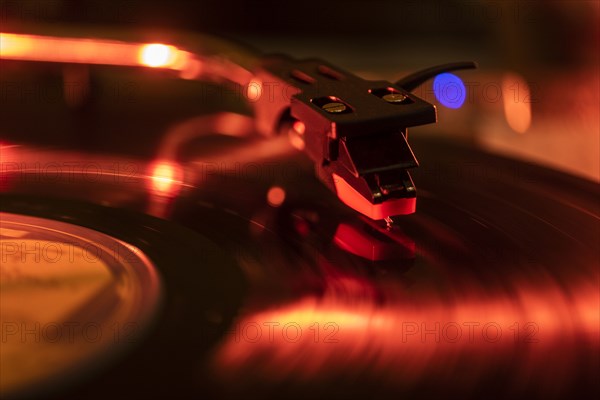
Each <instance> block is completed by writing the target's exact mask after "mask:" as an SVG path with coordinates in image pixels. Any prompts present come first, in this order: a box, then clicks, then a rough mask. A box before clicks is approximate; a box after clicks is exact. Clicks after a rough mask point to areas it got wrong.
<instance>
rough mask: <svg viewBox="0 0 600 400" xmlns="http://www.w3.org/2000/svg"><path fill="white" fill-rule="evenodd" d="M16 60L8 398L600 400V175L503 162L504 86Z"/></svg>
mask: <svg viewBox="0 0 600 400" xmlns="http://www.w3.org/2000/svg"><path fill="white" fill-rule="evenodd" d="M9 25H10V24H9ZM9 27H10V26H9ZM0 40H1V46H0V66H1V68H2V71H3V73H2V74H1V76H0V83H1V84H2V107H1V109H0V120H2V125H1V126H0V132H1V134H2V137H1V147H0V151H1V157H2V160H1V166H2V170H1V171H0V191H1V193H0V201H1V214H0V215H1V219H0V223H1V227H0V235H1V239H2V241H1V254H0V256H1V259H2V268H1V269H0V274H1V275H0V278H1V284H0V288H1V292H0V296H1V297H0V298H1V303H0V312H1V317H0V320H1V323H2V327H1V347H0V392H1V393H2V397H3V398H4V397H6V398H30V397H35V398H38V397H43V398H57V399H58V398H60V399H64V398H73V399H75V398H78V399H79V398H86V399H87V398H90V399H100V398H112V397H114V398H124V397H135V398H138V397H139V398H170V397H173V398H182V397H185V398H187V397H203V398H204V397H206V398H240V397H242V396H246V397H247V396H249V397H252V398H254V397H261V398H282V397H283V398H286V397H287V398H313V397H318V398H364V397H367V396H368V397H376V396H378V397H383V398H398V397H401V396H410V397H411V398H435V397H438V398H439V397H440V396H451V397H460V398H482V397H488V398H524V397H529V398H538V397H539V398H541V397H543V398H594V397H595V396H596V395H597V394H598V391H599V390H598V389H599V385H598V380H597V372H598V370H599V367H600V365H599V357H598V349H599V346H600V341H599V324H600V322H599V312H598V306H599V296H598V289H599V286H598V282H599V276H598V265H599V258H598V255H599V238H600V237H599V233H600V231H599V229H598V228H599V221H598V220H599V218H600V210H599V209H598V197H599V195H600V190H599V188H598V184H597V182H596V181H595V179H596V178H595V177H594V174H595V172H594V171H593V168H592V169H590V168H587V167H586V166H585V165H584V164H583V163H581V164H576V163H571V164H570V165H571V168H570V169H569V168H562V167H561V165H564V164H566V162H565V161H564V158H560V157H559V156H557V157H556V158H555V159H554V161H553V162H554V164H552V162H546V161H544V159H542V158H543V156H540V155H537V156H536V155H534V152H535V150H530V148H528V147H527V146H529V145H528V144H524V145H523V147H522V148H521V149H520V152H519V151H513V150H511V149H512V148H513V147H515V146H514V144H511V143H509V141H500V139H498V138H499V137H500V136H499V134H498V132H500V131H501V129H506V130H508V129H511V130H512V131H513V134H515V135H516V136H517V137H521V136H522V137H526V135H527V134H528V133H526V132H528V130H535V129H538V128H536V126H535V124H536V121H535V116H536V114H532V109H531V106H530V105H527V106H524V105H523V103H521V102H515V104H512V103H510V102H507V101H505V100H504V109H500V108H501V107H500V106H499V105H498V104H492V103H491V102H489V103H485V102H482V101H481V98H479V97H477V96H482V95H485V94H484V93H486V92H485V91H478V90H477V89H473V88H477V87H479V88H481V87H484V86H485V85H486V82H487V84H488V86H487V87H488V88H489V87H491V84H490V82H496V81H495V79H496V78H497V71H494V70H491V69H489V67H487V66H486V64H485V62H484V63H480V65H481V67H480V69H477V70H473V69H471V68H473V67H475V66H476V65H475V64H474V63H472V62H458V63H455V62H454V61H455V60H443V61H442V63H440V66H439V67H433V68H427V69H421V70H420V71H419V72H416V73H412V72H408V71H407V73H406V74H403V76H404V77H403V78H395V79H393V78H394V77H395V76H396V75H388V78H389V77H390V76H391V78H392V79H388V80H384V79H381V78H382V76H381V75H382V74H381V73H378V72H368V71H367V73H366V74H365V75H364V76H366V77H368V78H369V79H365V78H363V77H361V74H360V73H354V72H348V70H346V69H343V68H341V67H339V66H338V64H339V63H337V62H329V61H323V60H322V59H321V58H307V57H302V56H299V57H289V56H283V55H265V54H261V53H258V52H256V51H255V50H253V49H250V48H248V47H245V46H244V45H240V44H238V43H235V42H233V41H230V40H226V39H223V38H221V37H218V36H212V35H204V34H203V35H200V34H197V33H194V34H177V33H175V31H172V30H170V31H168V32H167V33H164V32H162V33H158V31H157V32H143V31H139V30H137V31H136V30H117V29H111V30H108V31H102V30H98V29H96V30H90V29H89V28H88V29H74V30H65V29H64V28H60V29H59V28H57V27H56V26H54V27H52V26H43V25H41V24H35V25H34V26H29V27H27V29H19V26H16V27H14V26H13V29H10V30H9V29H7V28H4V29H3V33H2V34H0ZM260 41H261V40H260V39H258V40H257V42H260ZM290 53H293V51H290ZM299 53H302V52H301V51H300V52H299ZM334 58H335V54H334ZM448 61H452V62H451V63H450V64H443V62H448ZM484 61H485V60H484ZM422 66H423V65H421V67H422ZM342 67H343V66H342ZM373 68H376V66H374V67H373ZM596 68H597V66H596ZM463 69H468V70H464V71H463ZM414 70H419V69H418V68H415V69H414ZM414 70H413V71H414ZM596 74H597V69H596ZM502 79H504V80H503V81H502V83H501V84H500V86H499V87H500V91H501V92H502V94H503V95H504V96H506V95H507V93H516V92H514V91H511V90H512V89H514V87H513V86H510V84H512V83H515V82H516V83H520V84H521V86H519V88H520V90H521V92H519V93H520V95H525V96H530V97H533V96H534V95H536V93H535V85H530V86H527V83H526V81H527V80H526V79H525V78H523V77H521V76H520V75H518V74H517V75H516V74H512V75H504V77H503V78H502ZM474 81H478V82H481V83H482V84H480V85H478V86H473V82H474ZM548 87H550V85H548ZM469 88H471V89H473V90H474V91H473V92H469V91H468V90H467V89H469ZM511 88H512V89H511ZM490 90H491V89H490ZM547 90H548V91H551V90H552V89H551V88H550V89H547ZM556 90H558V89H556ZM486 91H487V89H486ZM507 91H508V92H507ZM523 91H525V92H523ZM530 91H531V92H530ZM465 93H466V94H467V95H468V94H469V93H471V94H472V95H473V96H474V98H471V99H469V98H466V99H465V97H464V96H463V95H464V94H465ZM487 93H488V94H489V91H487ZM538 94H539V93H538ZM596 95H597V93H596ZM461 96H462V97H461ZM517 103H518V104H517ZM541 103H542V104H540V106H539V107H538V109H541V110H542V111H540V113H541V115H545V116H546V117H547V118H550V117H549V116H548V115H549V114H552V112H551V111H548V110H544V109H543V107H544V104H545V103H543V102H541ZM463 104H464V106H463ZM525 104H530V103H528V102H525ZM503 112H504V114H503ZM595 112H596V122H597V107H596V111H595ZM502 115H504V118H506V121H502V122H499V120H500V119H501V117H502ZM436 119H439V124H438V125H427V124H431V123H433V122H435V121H436ZM565 120H566V117H565ZM422 125H424V126H422ZM481 125H484V126H485V127H486V128H485V129H486V132H487V131H490V132H492V131H493V132H494V133H493V134H490V135H487V136H483V137H481V136H475V134H474V132H475V131H477V130H478V129H479V127H480V126H481ZM438 126H439V128H438ZM499 126H502V127H503V128H498V127H499ZM413 127H415V128H414V130H413ZM408 128H410V129H408ZM408 130H410V134H409V133H408ZM448 132H449V133H450V134H449V133H448ZM519 135H520V136H519ZM548 140H550V139H548ZM537 143H538V144H539V143H541V145H544V144H546V145H547V143H549V142H544V141H543V140H542V141H539V142H537ZM548 146H549V145H548ZM547 148H549V147H547ZM528 149H529V150H528ZM528 152H529V153H528ZM526 153H527V154H526ZM597 161H598V160H595V161H594V162H595V163H596V164H597ZM561 163H562V164H561ZM586 168H587V169H586Z"/></svg>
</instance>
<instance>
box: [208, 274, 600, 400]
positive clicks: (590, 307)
mask: <svg viewBox="0 0 600 400" xmlns="http://www.w3.org/2000/svg"><path fill="white" fill-rule="evenodd" d="M338 281H339V277H338V278H336V279H334V278H333V277H331V276H330V277H328V279H327V282H328V283H327V285H328V288H327V289H326V292H325V293H324V295H323V296H306V297H303V298H301V299H300V300H298V301H296V302H293V303H288V304H285V305H281V306H279V307H275V308H271V309H267V310H262V311H257V312H253V313H248V314H247V315H245V316H244V317H243V318H241V319H240V320H238V322H237V324H235V325H234V326H233V327H232V328H231V332H230V334H229V336H228V337H227V338H226V340H225V341H224V342H223V343H222V346H221V347H220V350H219V352H218V353H217V356H216V358H215V365H216V366H217V368H218V370H219V371H220V372H221V373H222V377H223V378H222V379H223V380H225V381H228V380H229V379H233V380H235V381H236V383H238V384H243V380H244V379H266V380H267V381H275V382H280V381H284V382H308V381H310V382H312V383H313V384H314V383H315V382H323V381H325V382H328V381H329V380H331V381H332V382H334V381H335V382H337V381H339V379H340V377H345V376H356V377H364V378H375V379H377V380H378V381H379V380H381V381H383V382H384V383H385V384H386V385H389V386H390V387H397V386H399V387H404V388H406V387H414V386H415V385H419V384H424V383H426V382H431V381H432V380H433V381H435V382H438V383H439V384H440V385H454V386H456V385H464V387H467V388H468V387H473V386H474V385H476V384H477V382H478V381H480V380H481V379H485V377H490V376H494V374H495V373H496V372H497V371H500V370H503V369H504V370H506V369H507V368H511V369H510V371H511V376H512V377H514V381H513V382H510V383H509V384H510V385H512V386H513V389H515V390H520V389H522V387H525V386H527V385H529V384H530V382H545V383H546V386H545V387H543V388H540V391H541V392H543V393H546V394H552V393H555V391H560V390H561V389H564V387H565V386H566V385H567V384H568V383H569V382H570V381H571V379H573V378H574V374H575V371H577V357H576V356H577V355H576V354H573V352H571V351H562V350H561V349H563V348H565V344H567V343H573V341H579V342H581V343H587V345H588V346H590V348H593V349H595V350H597V349H598V346H599V343H598V334H599V328H598V327H599V320H600V319H599V315H598V312H597V311H598V292H597V287H596V286H595V285H594V282H593V281H588V282H580V283H579V285H578V286H577V290H576V291H574V292H572V293H570V294H569V295H566V294H565V292H564V291H563V290H562V288H561V287H560V285H559V284H558V283H556V282H553V283H551V282H547V283H548V285H546V286H545V287H541V286H539V285H536V286H531V285H522V286H520V287H516V288H514V290H511V291H507V292H505V293H494V294H489V295H487V296H483V295H478V296H477V295H475V293H468V292H466V293H454V294H453V295H452V296H450V297H447V298H441V295H440V294H439V293H436V292H435V291H432V292H430V293H426V294H425V295H424V296H423V295H420V296H415V293H412V292H410V293H409V292H407V289H406V288H403V287H400V286H399V285H395V284H393V282H390V283H389V285H390V286H389V287H384V288H383V290H384V291H385V294H384V295H385V301H383V302H382V301H379V300H377V299H376V297H375V296H374V295H373V296H372V295H370V294H369V293H372V291H370V290H367V289H369V286H370V284H369V283H368V282H361V281H359V280H356V279H355V280H353V285H363V286H364V288H363V289H364V290H362V291H360V290H352V293H344V291H340V290H339V288H338V287H337V286H339V283H336V282H338ZM358 293H362V295H358ZM515 357H517V359H518V361H516V362H515ZM465 365H466V366H467V367H468V371H465V370H464V366H465ZM465 372H467V373H465ZM248 377H251V378H248ZM259 377H260V378H259Z"/></svg>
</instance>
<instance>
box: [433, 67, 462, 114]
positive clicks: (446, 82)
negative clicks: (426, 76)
mask: <svg viewBox="0 0 600 400" xmlns="http://www.w3.org/2000/svg"><path fill="white" fill-rule="evenodd" d="M433 92H434V93H435V97H436V99H437V100H438V101H439V102H440V103H441V104H442V105H443V106H445V107H448V108H460V107H462V105H463V104H464V102H465V98H466V97H467V89H466V88H465V84H464V83H463V81H462V79H460V78H459V77H458V76H456V75H454V74H450V73H447V72H446V73H443V74H439V75H438V76H436V77H435V79H434V80H433Z"/></svg>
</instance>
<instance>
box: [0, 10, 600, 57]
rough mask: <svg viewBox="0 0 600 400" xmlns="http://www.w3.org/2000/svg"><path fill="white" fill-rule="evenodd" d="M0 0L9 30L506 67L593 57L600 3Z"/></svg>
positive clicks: (4, 22)
mask: <svg viewBox="0 0 600 400" xmlns="http://www.w3.org/2000/svg"><path fill="white" fill-rule="evenodd" d="M0 4H1V7H0V12H1V17H2V25H3V26H4V27H3V30H8V31H10V30H20V29H21V28H22V27H23V26H26V25H28V24H59V25H62V24H69V25H73V24H75V25H85V26H87V27H91V28H93V27H99V26H102V27H121V28H123V27H125V28H133V29H136V28H143V29H171V30H173V29H175V30H183V31H195V32H209V33H215V34H219V35H224V36H228V37H233V38H237V39H242V40H244V39H246V40H248V39H250V40H248V41H250V42H252V44H258V45H259V47H261V48H263V49H265V50H277V51H282V50H288V51H289V49H290V48H292V49H293V48H295V47H303V46H302V45H298V42H301V43H309V44H310V46H311V48H312V49H313V50H312V51H313V53H314V52H315V51H316V52H323V53H325V52H327V50H332V49H335V50H336V52H338V53H339V52H346V51H349V50H351V49H355V50H359V51H360V50H364V49H371V50H372V51H371V52H369V54H368V55H369V56H372V59H373V61H375V62H381V61H382V60H384V59H385V56H386V55H390V54H395V55H397V54H398V52H402V51H405V49H410V48H414V50H413V52H412V53H411V54H409V55H404V56H403V59H406V58H408V60H405V61H404V62H405V63H408V64H411V61H410V59H413V58H415V57H417V58H419V57H427V55H428V56H429V57H427V58H431V55H432V54H431V53H432V49H433V51H434V52H438V53H441V54H446V53H448V52H454V54H457V55H458V56H461V55H469V54H470V53H472V52H474V53H478V54H479V55H480V56H484V58H488V57H489V58H490V60H493V61H494V62H495V63H497V64H501V65H500V66H502V67H522V66H523V65H545V66H549V67H558V66H565V65H567V64H579V63H585V62H588V61H592V60H595V59H596V58H594V57H595V55H593V52H590V46H592V47H593V48H596V49H597V46H598V24H597V22H595V21H597V18H598V7H597V4H598V2H597V1H518V0H508V1H492V0H490V1H485V0H482V1H477V0H463V1H457V0H454V1H431V0H429V1H415V0H408V1H397V0H376V1H359V0H345V1H340V0H329V1H323V0H303V1H297V2H295V1H281V0H266V1H247V0H200V1H183V0H172V1H156V0H150V1H148V0H143V1H142V0H125V1H73V0H47V1H45V0H5V1H1V2H0ZM424 45H425V46H424ZM432 46H433V47H432ZM425 48H426V49H427V51H426V52H424V49H425ZM298 51H299V52H300V53H303V51H302V50H301V49H299V50H298ZM313 55H315V54H313ZM316 55H320V54H316ZM440 58H442V57H440Z"/></svg>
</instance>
